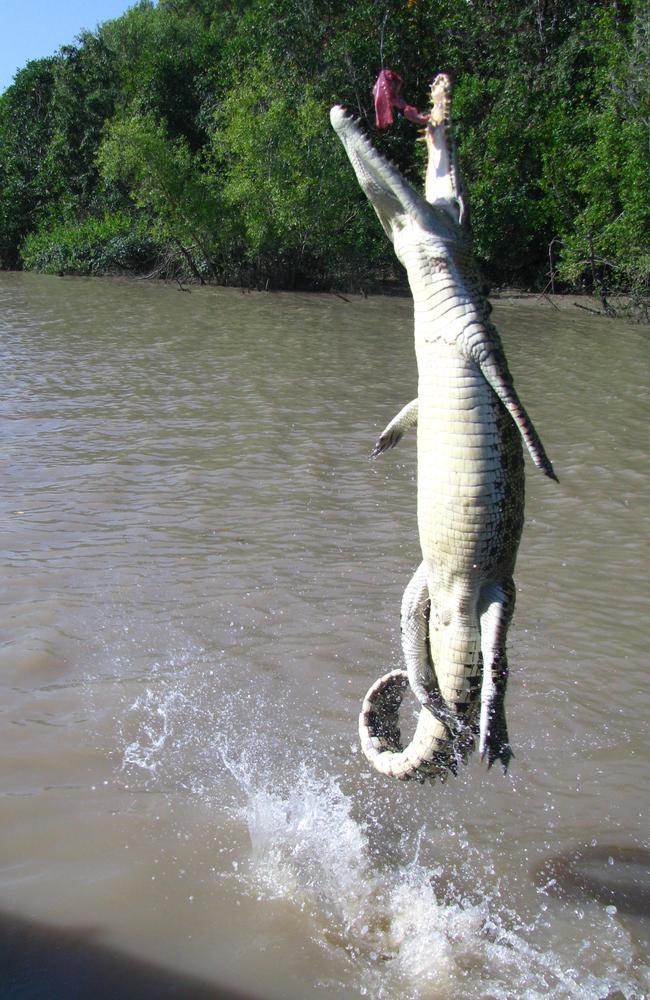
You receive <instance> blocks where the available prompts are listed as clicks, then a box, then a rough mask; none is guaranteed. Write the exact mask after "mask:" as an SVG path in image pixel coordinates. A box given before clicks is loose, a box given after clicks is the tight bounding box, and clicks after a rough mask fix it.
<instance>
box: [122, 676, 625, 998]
mask: <svg viewBox="0 0 650 1000" xmlns="http://www.w3.org/2000/svg"><path fill="white" fill-rule="evenodd" d="M219 676H220V677H222V678H223V679H224V683H222V684H221V685H220V686H219V689H218V690H219V697H218V698H216V697H215V681H214V679H213V678H212V677H207V676H206V674H203V675H201V677H202V679H201V680H197V673H196V669H190V668H188V669H187V671H181V672H179V673H176V674H175V675H174V674H173V672H171V673H170V672H167V673H164V672H163V675H162V676H160V677H159V678H158V681H157V683H156V684H155V685H154V684H152V685H149V686H147V687H146V688H145V689H144V691H143V692H141V693H140V694H139V695H138V696H137V697H136V698H134V699H132V700H130V701H129V702H128V703H127V704H125V707H124V712H123V714H122V719H121V721H120V731H121V736H122V746H123V752H122V773H123V774H127V775H128V774H130V775H133V774H138V775H140V776H141V778H144V781H145V785H146V786H147V787H149V788H157V789H158V790H160V789H170V788H171V789H174V788H177V789H178V788H179V789H183V790H190V791H191V792H193V793H194V794H196V795H197V796H199V797H200V798H201V800H202V801H203V802H207V803H208V804H211V805H213V806H214V807H215V814H216V815H217V821H218V815H219V814H221V815H223V814H224V813H227V814H228V816H229V820H230V821H232V819H233V817H235V818H236V820H237V822H238V823H239V824H240V826H241V827H243V828H244V829H246V830H247V831H248V837H249V840H250V856H249V860H248V864H247V865H242V866H241V867H238V868H237V869H235V871H234V872H233V875H232V877H233V878H235V879H236V880H237V884H238V886H239V890H240V891H241V892H242V893H243V894H245V895H247V896H253V897H255V896H262V897H266V898H267V899H269V900H272V899H275V900H282V901H285V902H287V903H288V904H289V905H291V906H294V907H296V908H297V909H298V910H299V911H300V912H301V913H303V914H304V916H305V927H306V933H308V934H309V936H310V938H311V939H312V940H313V941H315V942H316V943H317V944H318V945H319V947H320V948H321V949H322V950H323V951H324V953H326V955H327V956H328V957H329V959H330V960H331V961H330V964H331V968H332V975H331V978H330V979H329V980H328V981H323V982H321V983H320V984H319V985H320V986H321V987H322V989H323V990H324V991H328V990H329V991H331V992H337V993H338V995H341V991H342V990H343V992H344V993H345V991H346V989H351V988H353V990H354V991H356V993H358V994H359V995H362V996H368V997H372V998H373V1000H392V998H394V997H395V996H400V997H401V998H404V1000H409V998H411V1000H420V998H422V1000H424V998H426V1000H455V998H459V1000H460V998H463V1000H473V998H476V1000H482V998H484V997H486V996H489V997H494V998H495V1000H511V998H512V997H515V996H516V997H518V998H521V1000H541V998H551V1000H595V998H600V997H606V996H609V995H611V996H617V995H620V996H623V997H625V998H626V1000H637V998H638V1000H641V997H642V996H643V995H644V990H643V989H640V988H639V986H638V979H637V980H633V979H632V976H631V975H630V974H629V972H628V970H629V969H630V968H631V967H632V965H633V964H634V959H635V956H634V953H633V948H632V945H631V942H630V939H629V937H628V935H627V934H626V933H625V931H624V930H623V928H622V927H621V926H620V925H619V924H617V923H616V922H611V921H610V926H609V927H608V929H607V934H605V933H603V930H602V927H601V926H600V924H598V921H600V922H601V923H602V920H603V919H607V916H606V915H604V914H600V912H598V913H597V914H596V916H594V918H593V921H592V924H591V926H588V921H585V923H584V924H583V927H584V932H585V938H584V940H585V941H586V942H587V943H588V944H587V947H586V950H584V949H583V951H582V952H581V953H575V954H574V953H572V952H571V950H570V949H567V948H566V947H563V942H562V941H561V940H558V939H557V931H556V932H555V938H554V934H553V932H552V931H550V932H549V926H550V925H545V919H546V918H545V917H544V913H545V910H546V903H545V901H542V902H541V903H540V910H539V913H538V915H537V917H536V918H534V919H533V920H532V922H528V923H526V922H525V921H524V920H523V919H522V918H521V917H520V916H518V914H517V913H516V911H515V910H514V909H512V908H511V907H510V906H508V905H507V904H506V903H505V902H504V899H503V898H502V895H501V889H500V886H499V883H498V880H496V879H495V877H494V873H493V870H492V867H491V862H490V860H489V859H488V858H486V857H484V856H482V854H481V852H480V851H479V850H478V849H476V848H473V847H472V845H471V843H470V842H469V840H468V838H467V837H463V836H459V835H458V834H459V831H455V830H451V829H450V831H449V835H450V838H451V837H455V838H456V842H457V844H458V847H459V848H460V849H461V851H462V853H463V856H464V859H465V860H464V862H463V864H462V865H458V866H456V867H454V866H453V865H452V864H451V863H449V862H448V861H446V862H445V864H442V863H440V864H439V865H438V866H431V864H427V863H425V862H424V860H423V854H424V853H425V852H424V851H423V850H422V847H423V842H424V840H425V838H426V836H427V831H426V829H425V828H424V827H423V828H419V829H415V830H411V831H410V832H409V831H408V830H406V831H405V832H404V834H403V836H402V839H401V843H400V844H399V845H397V847H395V845H393V848H394V850H393V852H392V857H391V860H390V862H388V861H386V859H385V858H384V859H383V860H382V858H381V855H380V852H378V851H377V850H376V848H374V847H371V839H372V838H371V835H372V834H373V833H376V830H377V828H381V826H382V815H381V814H377V815H374V816H372V815H369V814H368V799H367V795H366V794H365V787H364V786H363V785H361V786H358V785H357V787H356V788H355V787H352V788H350V789H348V788H347V787H346V788H345V789H344V787H343V780H342V779H341V778H337V777H335V776H334V775H333V774H332V773H326V770H325V769H326V767H327V764H328V762H327V761H326V760H323V757H322V756H318V757H317V751H316V750H314V749H310V748H309V746H307V745H306V744H305V742H304V741H303V742H301V741H300V739H299V737H298V736H296V733H295V729H294V728H293V727H292V726H291V723H290V721H289V718H287V719H285V720H282V719H281V720H280V721H279V720H278V716H279V714H281V713H282V711H283V709H281V708H280V707H279V706H278V705H277V703H276V705H274V713H273V722H272V724H271V721H270V720H269V717H268V711H267V705H268V703H269V701H268V692H265V691H264V690H263V684H260V686H259V687H258V688H257V689H256V690H255V692H254V693H253V692H249V693H248V695H243V694H242V692H241V691H240V690H239V691H238V690H236V688H234V687H233V688H232V690H228V689H227V687H226V686H225V683H226V682H225V678H227V677H228V672H227V671H224V672H223V674H222V675H221V674H220V675H219ZM244 703H245V704H244ZM284 711H286V712H287V716H288V715H289V706H288V704H285V708H284ZM288 734H291V735H288ZM329 763H330V764H331V765H332V769H333V768H334V767H335V762H329ZM225 782H227V783H228V786H229V788H228V794H227V795H225V794H224V787H225ZM359 815H361V816H366V817H367V819H365V820H360V819H358V818H357V817H358V816H359ZM452 869H453V871H452ZM452 875H453V878H452V877H451V876H452ZM590 939H592V940H596V941H597V942H598V944H597V947H598V950H599V961H598V968H599V970H603V969H604V970H606V971H605V972H604V973H601V974H600V975H596V974H595V973H593V972H592V969H593V967H594V962H593V954H592V951H593V949H592V948H591V945H590V944H589V942H590ZM533 942H534V943H533ZM578 951H579V949H578ZM637 972H638V963H637ZM616 991H618V994H617V992H616Z"/></svg>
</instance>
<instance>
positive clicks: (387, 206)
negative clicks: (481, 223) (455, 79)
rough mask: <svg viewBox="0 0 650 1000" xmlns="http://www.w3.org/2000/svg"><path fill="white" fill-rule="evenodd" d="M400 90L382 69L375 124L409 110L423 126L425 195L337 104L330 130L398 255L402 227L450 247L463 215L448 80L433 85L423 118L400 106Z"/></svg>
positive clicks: (459, 234) (462, 223)
mask: <svg viewBox="0 0 650 1000" xmlns="http://www.w3.org/2000/svg"><path fill="white" fill-rule="evenodd" d="M389 74H390V75H389ZM395 77H396V78H397V81H399V83H398V84H397V83H396V82H395V79H394V78H395ZM400 88H401V79H400V78H399V77H398V76H397V74H394V73H392V71H390V70H382V73H381V74H380V77H379V79H378V80H377V83H376V84H375V105H376V112H377V123H378V124H379V125H380V126H382V127H383V126H385V125H388V124H390V122H391V121H392V113H391V108H392V107H400V108H403V109H406V108H408V109H409V111H412V112H414V114H413V115H411V114H409V115H408V117H409V118H410V119H411V120H412V121H418V120H419V121H420V122H424V123H425V130H424V135H425V140H426V144H427V151H428V160H427V172H426V183H425V192H424V196H423V195H421V194H420V193H419V192H417V191H416V190H415V188H413V187H412V185H411V184H409V182H408V181H407V180H405V179H404V177H402V175H401V173H400V172H399V170H398V169H397V167H396V166H395V165H394V164H393V163H391V162H390V160H388V159H387V158H386V157H385V156H384V155H383V154H382V153H380V152H379V151H378V150H377V149H376V148H375V147H374V146H373V145H372V143H371V142H370V139H369V138H368V137H367V135H366V134H365V132H364V130H363V129H362V127H361V125H360V123H359V121H358V119H357V118H356V117H355V116H354V115H353V114H351V113H350V112H348V111H346V110H345V109H344V108H343V107H341V106H340V105H335V106H334V107H333V108H332V110H331V112H330V120H331V122H332V127H333V128H334V130H335V132H336V133H337V135H338V137H339V138H340V140H341V142H342V143H343V146H344V148H345V151H346V153H347V155H348V158H349V160H350V162H351V163H352V166H353V167H354V171H355V173H356V175H357V179H358V181H359V184H360V186H361V188H362V190H363V191H364V193H365V194H366V196H367V198H368V200H369V201H370V203H371V205H372V206H373V208H374V209H375V212H376V213H377V216H378V217H379V221H380V222H381V224H382V226H383V228H384V230H385V232H386V234H387V235H388V237H389V239H390V240H391V241H392V242H393V243H394V244H395V249H396V251H397V253H398V256H399V247H398V244H397V243H396V239H395V237H396V235H397V233H398V232H399V231H400V230H401V229H403V228H404V226H405V225H407V224H409V223H415V224H416V225H418V226H420V227H421V228H422V229H423V230H426V231H428V232H430V233H431V235H432V237H434V238H437V239H439V240H440V241H441V242H442V243H447V244H449V243H455V242H457V241H458V240H462V238H463V230H464V229H465V222H466V215H467V212H466V208H465V198H464V195H463V193H462V191H461V180H460V173H459V170H458V166H457V159H456V151H455V147H454V143H453V136H452V132H451V125H450V109H451V93H452V88H451V82H450V79H449V77H448V76H447V75H446V74H444V73H441V74H439V75H438V76H437V77H436V78H435V80H434V81H433V83H432V85H431V103H432V107H431V111H430V113H429V114H428V115H426V116H424V115H420V113H419V112H418V111H417V110H416V109H415V108H412V107H411V105H406V104H405V102H404V101H403V100H402V98H401V97H400V96H399V89H400ZM405 114H406V110H405ZM416 116H418V118H416Z"/></svg>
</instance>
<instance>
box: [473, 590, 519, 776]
mask: <svg viewBox="0 0 650 1000" xmlns="http://www.w3.org/2000/svg"><path fill="white" fill-rule="evenodd" d="M481 608H482V611H481V615H480V620H481V653H482V658H483V681H482V684H481V716H480V743H479V749H480V754H481V760H483V758H484V757H485V756H486V754H487V759H488V767H492V765H493V764H494V762H495V760H500V761H501V763H502V764H503V769H504V772H505V771H507V770H508V764H509V763H510V758H511V757H512V748H511V746H510V742H509V740H508V727H507V724H506V709H505V697H506V686H507V683H508V660H507V658H506V636H507V633H508V626H509V624H510V621H511V619H512V614H513V611H514V609H515V585H514V582H513V581H512V580H507V581H505V582H504V583H498V584H493V585H492V586H490V587H489V588H488V589H487V590H486V592H485V593H484V595H483V599H482V601H481Z"/></svg>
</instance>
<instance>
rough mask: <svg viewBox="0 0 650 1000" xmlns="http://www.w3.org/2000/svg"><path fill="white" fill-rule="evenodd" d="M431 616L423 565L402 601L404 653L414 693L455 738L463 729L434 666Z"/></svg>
mask: <svg viewBox="0 0 650 1000" xmlns="http://www.w3.org/2000/svg"><path fill="white" fill-rule="evenodd" d="M430 613H431V601H430V599H429V586H428V583H427V567H426V564H425V563H424V562H422V563H420V565H419V566H418V568H417V569H416V571H415V573H414V574H413V576H412V578H411V580H410V582H409V584H408V586H407V588H406V590H405V591H404V596H403V597H402V611H401V619H400V626H401V632H402V652H403V654H404V662H405V664H406V672H407V675H408V680H409V686H410V688H411V691H412V692H413V694H414V695H415V697H416V698H417V700H418V701H419V702H420V704H421V705H422V706H423V707H424V708H426V709H428V710H429V711H430V712H431V714H432V715H433V716H434V717H435V718H436V719H439V720H440V722H442V723H443V724H444V725H445V726H446V727H447V729H448V731H449V734H450V735H451V736H455V735H457V734H458V732H459V730H460V728H461V723H460V720H459V719H457V718H456V716H455V715H454V714H453V712H451V711H450V710H449V709H448V708H447V706H446V705H445V702H444V700H443V698H442V696H441V694H440V689H439V687H438V682H437V680H436V674H435V670H434V666H433V663H432V662H431V654H430V646H429V618H430Z"/></svg>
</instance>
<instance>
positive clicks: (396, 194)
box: [330, 71, 557, 781]
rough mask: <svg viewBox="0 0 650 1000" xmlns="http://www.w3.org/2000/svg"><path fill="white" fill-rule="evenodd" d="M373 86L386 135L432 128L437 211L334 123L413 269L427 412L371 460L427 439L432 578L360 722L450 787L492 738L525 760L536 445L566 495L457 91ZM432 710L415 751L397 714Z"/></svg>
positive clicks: (421, 468)
mask: <svg viewBox="0 0 650 1000" xmlns="http://www.w3.org/2000/svg"><path fill="white" fill-rule="evenodd" d="M382 72H383V73H384V74H390V75H386V76H384V77H383V78H382V76H381V75H380V79H379V80H378V81H377V84H376V85H375V106H376V111H377V124H378V125H379V126H380V127H382V126H385V125H387V124H390V121H392V106H394V107H397V108H399V109H403V110H404V113H405V116H406V117H408V118H409V120H411V121H413V122H416V123H421V122H422V121H424V138H425V141H426V145H427V168H426V177H425V185H424V196H422V195H421V194H420V193H419V192H417V191H416V190H415V189H414V188H413V187H412V185H411V184H410V183H408V181H406V180H405V178H404V177H403V176H402V174H401V173H400V171H399V170H398V169H397V167H396V166H394V164H392V163H391V162H390V161H389V160H388V159H387V158H386V157H385V156H383V155H382V154H381V153H380V152H379V151H378V150H377V149H376V148H375V147H374V146H373V145H372V143H371V142H370V140H369V138H368V137H367V136H366V134H365V132H364V130H363V128H362V127H361V124H360V122H359V120H358V119H357V118H356V116H355V115H354V114H353V113H351V112H349V111H348V110H346V109H345V108H344V107H342V106H341V105H335V106H334V107H333V108H332V109H331V112H330V120H331V123H332V126H333V128H334V130H335V131H336V133H337V135H338V137H339V138H340V140H341V142H342V143H343V146H344V148H345V151H346V153H347V155H348V158H349V160H350V162H351V164H352V166H353V168H354V171H355V173H356V176H357V179H358V181H359V184H360V186H361V188H362V190H363V192H364V193H365V194H366V196H367V198H368V199H369V201H370V203H371V205H372V207H373V208H374V210H375V212H376V214H377V216H378V218H379V222H380V223H381V225H382V227H383V229H384V231H385V233H386V234H387V236H388V238H389V239H390V241H391V242H392V244H393V248H394V250H395V253H396V255H397V258H398V260H399V261H400V262H401V264H402V265H403V266H404V267H405V269H406V272H407V275H408V281H409V285H410V289H411V293H412V296H413V304H414V331H415V351H416V357H417V365H418V395H417V399H415V400H413V401H412V402H410V403H408V404H407V405H406V406H405V407H404V408H403V409H402V410H401V411H400V412H399V413H398V414H397V416H396V417H395V418H394V419H393V420H391V421H390V423H389V424H388V426H387V427H386V429H385V430H384V431H383V433H382V434H381V436H380V437H379V440H378V442H377V444H376V446H375V449H374V452H373V455H375V456H376V455H379V454H381V453H383V452H384V451H386V450H388V449H389V448H392V447H394V446H395V445H396V444H397V443H398V442H399V440H400V439H401V438H402V437H403V435H404V434H405V433H406V432H407V431H408V430H409V429H410V428H414V427H417V522H418V533H419V539H420V547H421V551H422V562H421V564H420V566H419V567H418V568H417V569H416V571H415V573H414V575H413V577H412V579H411V581H410V583H409V584H408V586H407V588H406V590H405V592H404V596H403V599H402V607H401V639H402V650H403V656H404V661H405V666H406V670H401V669H398V670H392V671H390V672H389V673H387V674H385V675H384V676H383V677H380V678H379V680H378V681H377V682H376V683H375V684H373V685H372V687H371V688H370V690H369V691H368V693H367V695H366V697H365V699H364V702H363V706H362V710H361V714H360V717H359V735H360V741H361V746H362V749H363V752H364V754H365V756H366V757H367V759H368V760H369V761H370V763H371V764H372V765H373V766H374V767H375V768H376V770H378V771H379V772H380V773H382V774H387V775H393V776H395V777H397V778H400V779H403V780H406V779H409V778H414V779H416V780H418V781H424V780H427V779H428V780H431V781H435V780H436V779H438V780H442V781H444V780H445V779H446V777H447V776H448V775H449V774H450V773H456V771H457V767H458V763H459V761H466V760H467V757H468V754H469V753H470V752H471V750H472V749H473V748H474V746H475V737H476V736H477V735H478V738H479V751H480V756H481V759H482V760H483V759H485V758H486V757H487V761H488V767H491V766H492V765H493V764H494V763H495V762H496V761H500V762H501V765H502V766H503V769H504V771H506V770H507V768H508V765H509V762H510V759H511V757H512V748H511V746H510V741H509V737H508V729H507V723H506V715H505V694H506V685H507V678H508V663H507V656H506V635H507V631H508V626H509V624H510V621H511V618H512V614H513V610H514V605H515V585H514V581H513V573H514V568H515V560H516V557H517V549H518V547H519V541H520V538H521V532H522V528H523V519H524V456H523V447H522V441H523V443H524V444H525V446H526V448H527V450H528V452H529V453H530V456H531V458H532V460H533V462H534V464H535V465H536V466H537V467H538V468H539V469H540V470H541V471H542V472H543V473H544V474H545V475H547V476H548V477H550V478H551V479H554V480H556V481H557V476H556V475H555V472H554V470H553V466H552V464H551V462H550V461H549V459H548V457H547V455H546V452H545V450H544V447H543V445H542V442H541V440H540V438H539V436H538V434H537V432H536V430H535V428H534V426H533V424H532V422H531V420H530V418H529V417H528V414H527V413H526V411H525V409H524V407H523V405H522V403H521V401H520V399H519V396H518V395H517V391H516V389H515V387H514V383H513V379H512V376H511V374H510V371H509V369H508V364H507V361H506V357H505V354H504V350H503V346H502V343H501V340H500V337H499V334H498V332H497V330H496V328H495V326H494V325H493V323H492V321H491V319H490V313H491V307H490V305H489V302H488V301H487V298H486V297H485V290H484V287H483V284H482V281H481V279H480V276H479V272H478V268H477V265H476V262H475V259H474V256H473V252H472V237H471V228H470V222H469V206H468V198H467V192H466V190H465V187H464V184H463V179H462V176H461V172H460V168H459V164H458V157H457V152H456V147H455V143H454V138H453V132H452V123H451V101H452V84H451V80H450V77H449V76H448V75H447V74H445V73H441V74H438V75H437V76H436V77H435V79H434V80H433V83H432V84H431V110H430V112H429V114H428V115H425V116H420V117H419V118H418V115H419V112H417V109H414V108H413V107H412V106H411V105H406V102H405V101H404V100H403V98H401V97H400V96H399V88H400V86H401V79H400V78H399V77H398V76H397V74H394V73H392V72H391V71H382ZM409 687H410V688H411V690H412V691H413V693H414V694H415V696H416V697H417V699H418V702H419V705H420V710H419V715H418V720H417V725H416V728H415V732H414V734H413V736H412V738H411V739H410V741H409V742H408V743H407V745H406V746H403V741H402V737H401V733H400V727H399V718H398V713H399V708H400V704H401V701H402V698H403V697H404V694H405V691H406V689H407V688H409Z"/></svg>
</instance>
